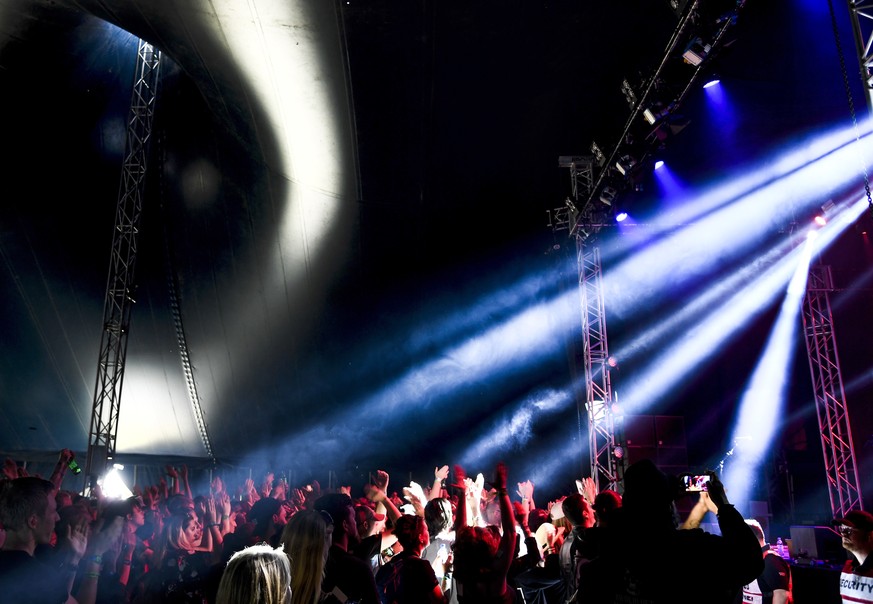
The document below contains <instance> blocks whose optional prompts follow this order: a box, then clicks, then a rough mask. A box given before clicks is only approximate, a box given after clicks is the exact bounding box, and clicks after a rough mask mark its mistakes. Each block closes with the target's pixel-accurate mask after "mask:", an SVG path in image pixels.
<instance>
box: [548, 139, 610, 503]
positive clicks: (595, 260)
mask: <svg viewBox="0 0 873 604" xmlns="http://www.w3.org/2000/svg"><path fill="white" fill-rule="evenodd" d="M558 164H559V166H560V167H565V168H569V169H570V180H571V183H570V184H571V190H572V192H573V200H570V199H568V200H567V201H566V203H565V204H564V207H561V208H556V209H555V210H552V211H551V212H550V215H549V224H550V226H551V227H552V229H553V231H554V232H556V233H557V232H563V231H567V232H568V235H569V236H570V237H572V238H573V240H574V242H575V244H576V265H577V268H578V282H577V283H578V287H579V302H580V309H581V321H582V355H581V356H582V358H581V359H578V358H575V357H574V359H573V362H574V363H578V364H580V365H581V366H582V367H581V369H582V370H583V378H584V380H585V399H584V401H582V400H579V399H578V398H577V400H579V403H578V405H579V408H578V409H577V412H578V415H579V418H580V424H581V423H582V420H581V418H582V417H585V418H586V419H587V428H588V450H589V457H590V468H591V478H593V479H594V481H595V483H596V484H597V488H598V490H602V489H612V490H615V491H618V492H622V491H623V487H622V481H623V479H624V463H625V458H624V455H623V452H624V447H623V445H622V440H623V432H624V431H623V429H622V422H621V416H620V415H617V414H615V412H614V411H615V406H614V404H613V394H612V381H611V377H610V372H609V358H610V357H609V345H608V341H607V337H606V312H605V305H604V300H603V283H602V282H603V267H602V264H601V259H600V248H598V247H597V246H596V245H593V242H589V243H588V244H586V243H585V242H586V240H587V239H588V237H590V236H591V235H592V234H595V233H596V232H597V231H599V229H600V226H601V225H600V224H599V222H598V220H597V219H595V218H594V217H593V216H592V214H591V212H589V211H583V212H581V213H580V212H579V211H578V209H577V207H576V203H578V200H579V199H580V198H583V199H587V198H588V197H589V196H590V195H591V190H592V188H593V186H594V157H592V156H588V155H584V156H563V157H560V158H559V159H558ZM574 201H575V203H574ZM589 207H590V206H589ZM585 210H588V207H586V208H585ZM586 229H587V230H586ZM574 369H576V370H578V369H579V367H574ZM577 373H578V371H577ZM580 432H581V426H580Z"/></svg>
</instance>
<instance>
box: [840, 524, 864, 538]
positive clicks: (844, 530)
mask: <svg viewBox="0 0 873 604" xmlns="http://www.w3.org/2000/svg"><path fill="white" fill-rule="evenodd" d="M837 532H838V533H840V535H842V536H843V537H851V536H852V534H853V533H859V532H861V531H859V530H858V529H856V528H855V527H852V526H841V527H840V528H838V529H837Z"/></svg>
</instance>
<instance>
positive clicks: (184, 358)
mask: <svg viewBox="0 0 873 604" xmlns="http://www.w3.org/2000/svg"><path fill="white" fill-rule="evenodd" d="M162 142H163V140H162V138H159V139H158V144H159V146H160V147H161V151H163V145H162ZM161 155H163V153H162V154H161ZM165 163H166V162H163V161H162V162H161V169H160V183H161V195H160V199H161V200H163V199H164V195H163V188H164V178H163V174H164V172H163V166H164V164H165ZM159 205H160V208H161V211H162V214H163V220H161V223H162V224H163V225H164V265H165V270H166V274H167V293H168V296H169V299H170V310H171V312H172V313H173V327H174V328H175V330H176V342H177V344H178V346H179V360H180V361H181V364H182V373H183V374H184V376H185V385H186V388H187V391H188V401H189V402H190V403H191V410H192V412H193V413H194V422H195V423H196V424H197V433H198V434H199V435H200V441H201V442H202V443H203V448H204V450H205V451H206V454H207V455H208V456H209V459H210V460H211V461H212V465H213V467H214V466H215V465H217V461H216V459H215V452H214V451H213V449H212V442H211V440H210V438H209V431H208V430H207V427H206V419H205V417H204V415H203V408H202V406H201V405H200V394H199V393H198V391H197V381H196V380H195V379H194V367H193V365H192V363H191V354H190V349H189V348H188V338H187V336H186V334H185V324H184V322H183V321H182V304H181V302H180V300H181V296H180V294H179V290H180V288H179V279H178V276H177V274H176V260H175V259H176V254H175V252H174V248H173V245H172V239H171V238H170V233H169V225H170V219H169V217H168V215H167V212H166V211H164V210H165V208H164V204H163V201H161V203H160V204H159Z"/></svg>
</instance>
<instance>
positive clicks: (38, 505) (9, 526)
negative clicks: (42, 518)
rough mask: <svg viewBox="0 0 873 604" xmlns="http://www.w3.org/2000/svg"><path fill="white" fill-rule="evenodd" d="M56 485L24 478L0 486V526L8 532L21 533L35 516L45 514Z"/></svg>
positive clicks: (8, 481)
mask: <svg viewBox="0 0 873 604" xmlns="http://www.w3.org/2000/svg"><path fill="white" fill-rule="evenodd" d="M54 491H55V485H53V484H52V483H50V482H49V481H48V480H44V479H42V478H37V477H36V476H24V477H22V478H15V479H13V480H7V481H5V482H3V483H2V484H0V524H2V525H3V527H4V528H5V529H6V530H8V531H20V530H21V529H23V528H25V527H26V526H27V519H28V518H29V517H30V516H31V515H33V514H38V515H43V514H45V511H46V508H47V507H48V497H50V496H52V495H53V494H54Z"/></svg>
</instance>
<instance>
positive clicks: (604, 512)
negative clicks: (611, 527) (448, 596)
mask: <svg viewBox="0 0 873 604" xmlns="http://www.w3.org/2000/svg"><path fill="white" fill-rule="evenodd" d="M591 507H592V508H594V517H595V519H596V520H597V524H598V525H599V526H606V525H607V524H609V521H610V519H611V516H612V515H613V514H614V513H615V510H617V509H619V508H620V507H621V495H619V494H618V493H616V492H615V491H612V490H610V489H605V490H603V491H601V492H600V493H598V494H597V496H596V497H595V498H594V505H592V506H591Z"/></svg>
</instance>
